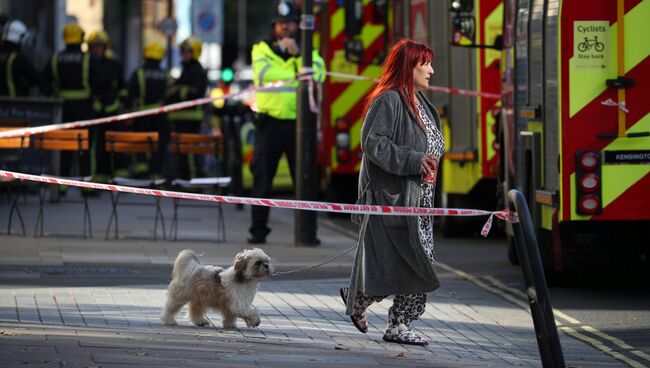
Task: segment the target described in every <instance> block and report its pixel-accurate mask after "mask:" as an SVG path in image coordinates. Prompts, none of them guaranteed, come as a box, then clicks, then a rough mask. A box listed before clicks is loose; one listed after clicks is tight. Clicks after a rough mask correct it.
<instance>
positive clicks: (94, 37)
mask: <svg viewBox="0 0 650 368" xmlns="http://www.w3.org/2000/svg"><path fill="white" fill-rule="evenodd" d="M87 41H88V44H89V45H92V44H101V45H106V47H108V44H109V42H110V39H109V38H108V35H107V34H106V32H104V31H94V32H92V33H91V34H89V35H88V40H87Z"/></svg>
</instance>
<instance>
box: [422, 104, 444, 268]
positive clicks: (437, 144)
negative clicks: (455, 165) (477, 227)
mask: <svg viewBox="0 0 650 368" xmlns="http://www.w3.org/2000/svg"><path fill="white" fill-rule="evenodd" d="M415 106H416V107H417V109H418V114H419V115H420V120H422V122H423V123H424V131H425V132H426V134H427V150H426V154H429V155H433V156H434V157H435V158H436V159H437V160H438V162H440V158H441V157H442V154H443V153H444V152H445V139H444V138H443V137H442V133H441V132H440V130H439V129H438V127H437V126H436V124H435V122H434V121H432V120H431V119H430V118H429V114H427V112H426V110H425V108H424V106H422V105H421V104H419V103H416V104H415ZM434 185H435V184H430V183H427V182H425V181H422V184H420V201H419V203H420V207H433V194H434ZM418 233H419V236H420V242H421V243H422V246H423V247H424V250H425V252H426V253H427V256H428V257H429V260H430V261H431V263H435V258H436V253H435V251H434V249H433V246H434V244H433V217H431V216H419V217H418Z"/></svg>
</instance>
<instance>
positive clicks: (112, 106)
mask: <svg viewBox="0 0 650 368" xmlns="http://www.w3.org/2000/svg"><path fill="white" fill-rule="evenodd" d="M119 108H120V101H119V100H115V101H113V103H112V104H110V105H108V106H106V107H104V112H105V113H111V112H115V111H117V109H119Z"/></svg>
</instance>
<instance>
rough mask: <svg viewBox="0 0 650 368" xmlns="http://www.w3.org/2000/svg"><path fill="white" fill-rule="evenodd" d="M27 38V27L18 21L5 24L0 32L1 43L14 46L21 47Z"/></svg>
mask: <svg viewBox="0 0 650 368" xmlns="http://www.w3.org/2000/svg"><path fill="white" fill-rule="evenodd" d="M28 37H29V31H27V26H25V23H23V22H21V21H19V20H12V21H10V22H7V24H5V26H4V29H3V30H2V41H7V42H11V43H13V44H16V45H22V44H23V43H25V40H26V39H27V38H28Z"/></svg>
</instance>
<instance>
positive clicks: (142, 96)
mask: <svg viewBox="0 0 650 368" xmlns="http://www.w3.org/2000/svg"><path fill="white" fill-rule="evenodd" d="M155 72H159V73H163V74H164V76H165V78H164V82H163V83H164V86H163V89H162V91H160V93H159V95H160V98H158V99H156V100H157V101H160V100H161V99H162V97H164V94H165V91H164V88H165V87H166V86H167V82H168V81H169V74H167V73H166V72H164V71H163V70H155ZM135 73H136V74H135V75H136V78H137V80H138V92H139V96H138V108H139V109H140V110H146V109H151V108H154V107H160V102H152V103H147V97H149V96H148V95H147V93H148V92H150V91H148V90H147V76H146V74H147V73H146V71H145V68H144V67H140V68H138V69H137V70H136V71H135ZM150 77H158V75H151V76H150ZM156 79H158V78H156ZM156 79H153V81H152V82H155V81H156ZM158 81H160V79H158ZM154 92H155V91H154Z"/></svg>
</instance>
